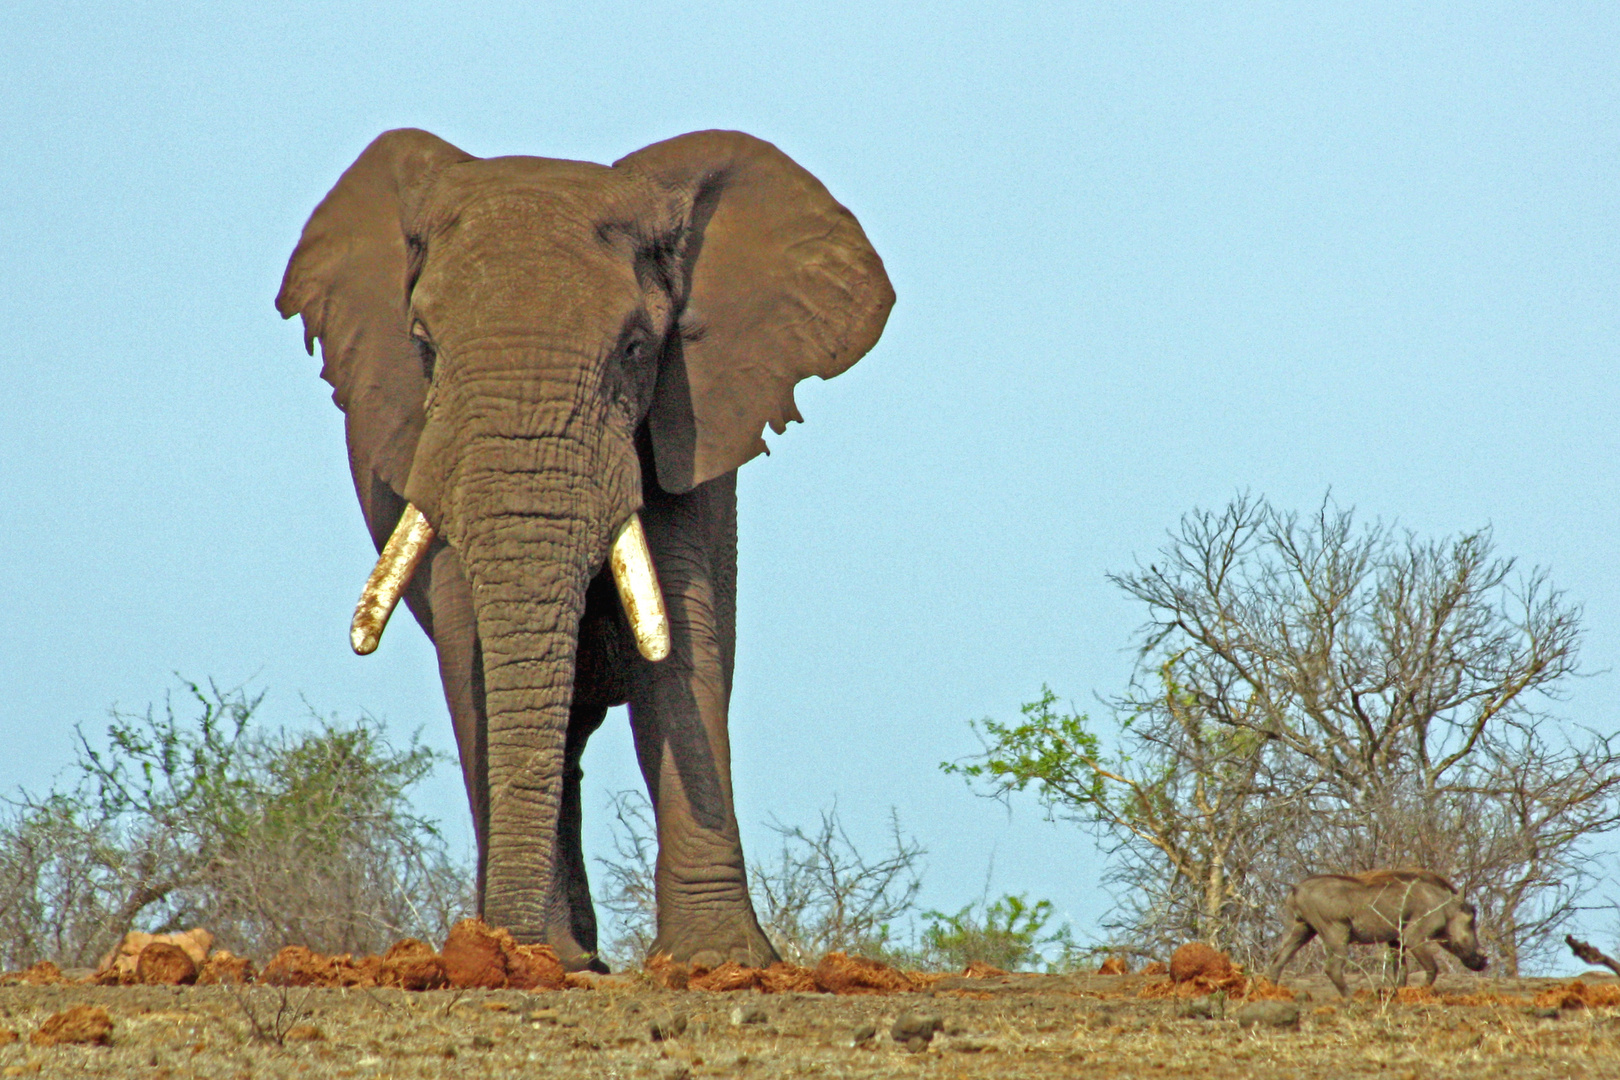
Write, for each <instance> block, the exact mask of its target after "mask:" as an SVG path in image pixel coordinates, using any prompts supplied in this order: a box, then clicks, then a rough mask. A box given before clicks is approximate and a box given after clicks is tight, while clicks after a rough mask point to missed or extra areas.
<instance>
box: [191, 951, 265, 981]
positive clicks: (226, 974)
mask: <svg viewBox="0 0 1620 1080" xmlns="http://www.w3.org/2000/svg"><path fill="white" fill-rule="evenodd" d="M252 981H253V961H252V960H249V959H248V958H247V957H245V956H235V955H233V954H232V953H231V952H230V951H229V950H227V949H215V950H214V951H213V952H212V953H211V954H209V957H208V962H207V963H205V964H203V966H202V970H201V971H199V972H197V984H198V985H199V986H215V985H227V984H236V985H238V986H240V985H241V984H243V983H250V982H252Z"/></svg>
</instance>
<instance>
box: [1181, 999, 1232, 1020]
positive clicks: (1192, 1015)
mask: <svg viewBox="0 0 1620 1080" xmlns="http://www.w3.org/2000/svg"><path fill="white" fill-rule="evenodd" d="M1176 1015H1177V1016H1179V1017H1181V1018H1182V1019H1183V1020H1219V1019H1221V1018H1222V1017H1223V1016H1225V1015H1226V995H1225V994H1206V995H1205V996H1203V997H1201V998H1189V999H1188V1000H1186V1001H1183V1002H1182V1003H1181V1004H1180V1005H1179V1006H1177V1008H1176Z"/></svg>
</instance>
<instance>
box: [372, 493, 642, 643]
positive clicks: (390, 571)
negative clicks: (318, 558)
mask: <svg viewBox="0 0 1620 1080" xmlns="http://www.w3.org/2000/svg"><path fill="white" fill-rule="evenodd" d="M433 536H434V531H433V526H432V525H431V524H430V523H429V522H428V519H427V518H426V517H424V516H423V514H422V511H420V510H418V509H417V508H416V507H415V506H413V505H411V504H410V503H406V504H405V512H404V513H403V514H401V515H400V516H399V524H397V525H395V526H394V531H393V534H392V535H390V536H389V538H388V543H386V544H384V545H383V549H382V554H380V555H378V556H377V565H376V566H374V567H373V568H372V570H371V575H370V576H369V577H367V578H366V584H365V587H364V588H363V589H361V590H360V602H359V603H357V604H356V605H355V608H354V620H353V621H352V622H351V623H350V624H349V644H350V645H351V646H353V648H354V651H355V652H356V653H358V654H360V655H361V656H365V655H367V654H368V653H371V652H374V651H376V648H377V644H378V643H379V642H380V641H382V633H383V629H384V628H385V627H386V626H387V625H388V617H389V616H390V615H392V614H393V613H394V608H395V607H397V606H398V605H399V598H400V596H401V595H403V594H404V592H405V589H406V588H407V587H408V586H409V585H410V583H411V575H412V574H414V573H415V572H416V568H417V566H419V565H420V564H421V562H422V557H423V556H424V555H426V554H427V550H428V548H429V547H430V546H431V545H432V544H433ZM608 565H609V567H610V568H611V569H612V571H613V583H614V584H615V585H616V586H618V589H619V602H620V603H621V604H623V605H624V614H625V617H626V619H628V620H629V623H630V630H631V633H632V634H633V635H634V637H635V639H636V650H637V651H638V652H640V653H641V655H642V656H644V657H646V658H647V659H648V660H652V661H654V662H656V661H659V660H662V659H664V657H666V656H668V655H669V647H670V638H669V614H668V613H667V612H666V611H665V609H664V593H663V590H662V589H661V588H660V587H659V585H658V571H657V570H655V569H654V568H653V562H652V551H651V550H650V549H649V548H648V546H647V533H646V531H645V530H644V529H642V527H641V515H640V514H636V513H632V514H631V515H630V517H629V519H628V520H626V521H625V523H624V524H623V525H622V526H620V528H619V531H618V533H617V534H615V535H614V537H613V545H612V547H611V548H610V549H609V552H608Z"/></svg>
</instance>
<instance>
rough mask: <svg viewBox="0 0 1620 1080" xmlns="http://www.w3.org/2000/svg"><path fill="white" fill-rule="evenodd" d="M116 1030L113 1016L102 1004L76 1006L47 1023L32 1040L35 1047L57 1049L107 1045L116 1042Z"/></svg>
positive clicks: (31, 1037)
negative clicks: (75, 1045)
mask: <svg viewBox="0 0 1620 1080" xmlns="http://www.w3.org/2000/svg"><path fill="white" fill-rule="evenodd" d="M112 1028H113V1024H112V1017H111V1016H109V1015H107V1010H106V1009H104V1008H102V1007H101V1006H100V1005H75V1006H73V1008H71V1009H69V1010H67V1011H66V1012H59V1013H57V1014H56V1015H55V1016H53V1017H51V1018H50V1019H49V1020H46V1021H45V1022H44V1023H43V1024H41V1025H40V1026H39V1030H38V1031H36V1032H34V1034H33V1035H31V1036H30V1037H29V1039H28V1041H29V1042H31V1043H33V1044H34V1045H35V1046H56V1045H58V1044H60V1043H92V1044H95V1045H99V1046H106V1045H107V1044H108V1043H109V1042H111V1041H112Z"/></svg>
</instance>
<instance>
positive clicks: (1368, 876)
mask: <svg viewBox="0 0 1620 1080" xmlns="http://www.w3.org/2000/svg"><path fill="white" fill-rule="evenodd" d="M1285 907H1286V908H1287V910H1288V913H1289V914H1290V915H1292V916H1293V917H1294V925H1293V926H1292V927H1290V928H1289V931H1288V934H1287V936H1286V937H1284V938H1283V940H1282V944H1281V945H1280V946H1279V947H1278V949H1277V954H1276V957H1275V958H1274V959H1273V960H1272V962H1271V966H1270V967H1269V968H1268V969H1267V970H1266V977H1267V978H1269V979H1271V981H1273V982H1276V981H1277V979H1278V977H1279V976H1281V974H1282V970H1283V968H1284V967H1286V966H1287V965H1288V962H1289V961H1290V960H1292V959H1293V958H1294V954H1295V953H1297V952H1299V950H1300V949H1302V948H1304V947H1305V946H1306V945H1307V944H1309V943H1310V940H1311V939H1312V938H1314V937H1316V936H1317V935H1318V934H1320V935H1321V936H1322V947H1323V949H1325V950H1326V952H1327V957H1328V959H1327V975H1328V978H1330V979H1332V980H1333V985H1334V986H1336V987H1338V988H1339V993H1340V994H1341V995H1343V996H1344V997H1349V996H1350V990H1349V988H1348V987H1347V986H1346V985H1345V981H1344V965H1345V960H1346V958H1347V955H1348V953H1349V946H1351V945H1380V944H1387V945H1389V946H1390V948H1392V949H1395V950H1397V951H1398V953H1399V955H1400V974H1399V977H1398V980H1397V985H1399V986H1405V985H1406V975H1407V964H1406V959H1407V957H1408V956H1411V957H1413V958H1415V959H1416V960H1417V962H1418V964H1419V965H1420V966H1421V967H1422V968H1423V970H1424V971H1425V972H1426V973H1427V974H1428V979H1427V980H1426V981H1425V983H1424V985H1425V986H1432V985H1433V984H1434V980H1435V977H1436V976H1437V975H1439V973H1440V969H1439V967H1438V965H1436V963H1435V960H1434V954H1433V952H1432V950H1431V944H1432V943H1436V942H1437V943H1439V944H1440V945H1441V946H1442V947H1443V948H1445V950H1446V951H1447V952H1449V953H1451V954H1452V955H1453V956H1455V957H1456V958H1457V959H1458V960H1461V961H1462V963H1463V966H1464V967H1467V968H1468V969H1469V970H1470V971H1484V970H1485V964H1486V960H1485V956H1484V954H1483V953H1481V952H1480V951H1479V939H1478V937H1477V936H1476V935H1475V932H1474V905H1472V904H1470V903H1468V902H1467V901H1465V900H1463V898H1462V896H1461V895H1459V894H1458V892H1457V890H1456V889H1455V888H1454V887H1453V886H1452V885H1451V884H1450V883H1449V882H1448V881H1446V880H1445V879H1444V878H1442V877H1440V876H1439V875H1438V874H1434V873H1431V872H1430V871H1427V870H1373V871H1369V872H1368V873H1365V874H1356V875H1347V874H1318V875H1316V876H1314V877H1308V878H1306V879H1305V880H1304V881H1301V882H1300V883H1299V884H1297V885H1295V886H1294V887H1293V888H1292V889H1290V890H1289V892H1288V899H1287V901H1285Z"/></svg>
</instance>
